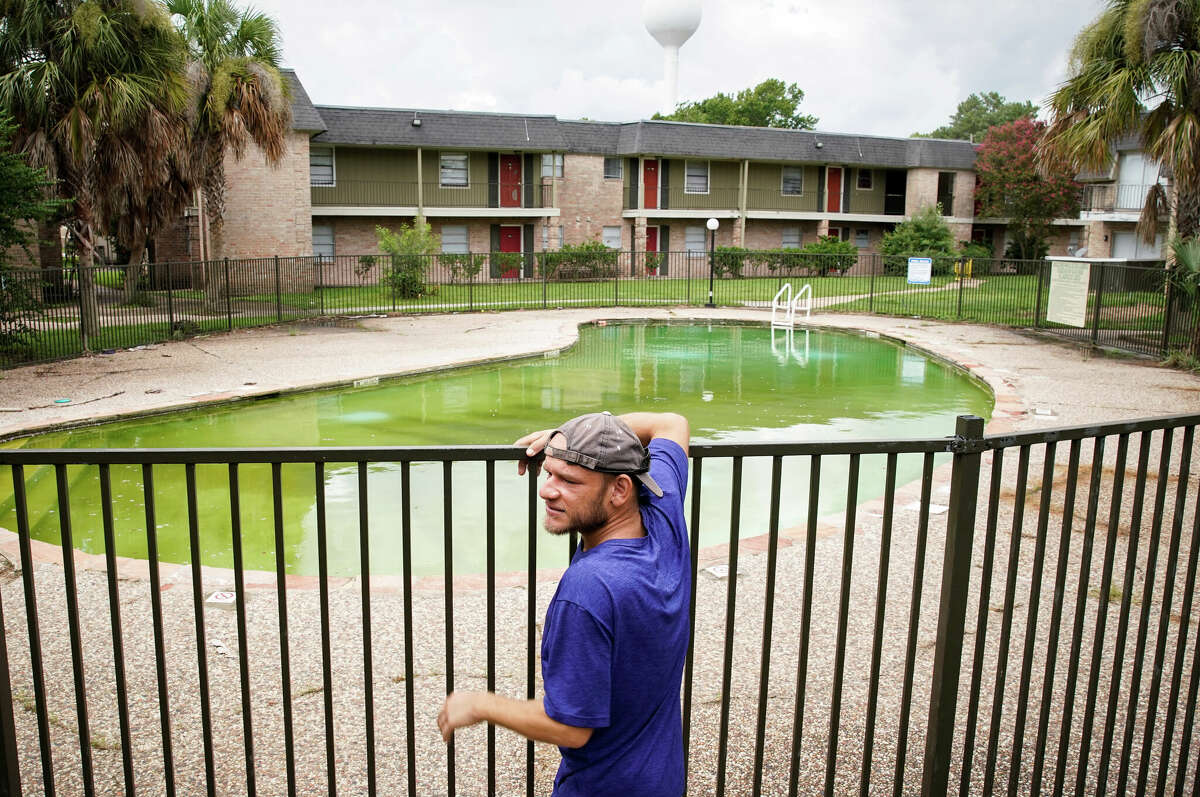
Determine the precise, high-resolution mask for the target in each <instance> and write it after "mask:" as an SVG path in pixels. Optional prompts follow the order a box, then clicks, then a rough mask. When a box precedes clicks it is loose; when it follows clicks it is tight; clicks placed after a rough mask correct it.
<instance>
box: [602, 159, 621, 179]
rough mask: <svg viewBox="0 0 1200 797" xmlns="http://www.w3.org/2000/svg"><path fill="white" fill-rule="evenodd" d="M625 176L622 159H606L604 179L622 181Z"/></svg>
mask: <svg viewBox="0 0 1200 797" xmlns="http://www.w3.org/2000/svg"><path fill="white" fill-rule="evenodd" d="M624 175H625V172H624V169H623V168H622V161H621V159H620V158H605V159H604V179H605V180H620V179H621V178H622V177H623V176H624Z"/></svg>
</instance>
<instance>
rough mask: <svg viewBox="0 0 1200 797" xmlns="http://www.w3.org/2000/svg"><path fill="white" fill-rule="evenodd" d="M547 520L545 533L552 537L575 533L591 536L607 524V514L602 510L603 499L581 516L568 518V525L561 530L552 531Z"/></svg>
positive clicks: (547, 519)
mask: <svg viewBox="0 0 1200 797" xmlns="http://www.w3.org/2000/svg"><path fill="white" fill-rule="evenodd" d="M549 520H550V519H549V518H546V523H545V524H543V525H545V527H546V531H548V532H550V533H551V534H554V535H556V536H557V535H561V534H569V533H572V532H574V533H576V534H579V535H581V536H582V535H585V534H591V533H592V532H593V531H597V530H599V529H601V528H603V527H604V524H605V523H607V522H608V512H606V511H605V510H604V501H603V499H598V500H597V501H596V502H595V503H593V504H592V505H591V506H589V507H588V508H587V509H586V510H584V512H583V514H581V515H580V516H578V517H568V524H567V525H565V526H563V527H562V528H558V529H552V528H550V525H549Z"/></svg>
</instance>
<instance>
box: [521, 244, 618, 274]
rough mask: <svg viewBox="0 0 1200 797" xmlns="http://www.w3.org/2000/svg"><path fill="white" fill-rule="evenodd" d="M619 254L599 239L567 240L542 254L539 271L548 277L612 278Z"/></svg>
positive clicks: (539, 260)
mask: <svg viewBox="0 0 1200 797" xmlns="http://www.w3.org/2000/svg"><path fill="white" fill-rule="evenodd" d="M619 255H620V252H618V251H617V250H616V249H609V248H608V247H607V246H605V245H604V244H603V243H601V242H600V241H588V242H586V243H582V244H567V245H566V246H563V247H562V248H561V249H559V250H558V251H557V252H542V253H541V254H539V255H538V272H539V273H540V274H541V276H542V277H543V278H544V279H548V280H588V279H610V278H612V277H614V276H616V273H617V258H618V256H619Z"/></svg>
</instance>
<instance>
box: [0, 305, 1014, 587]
mask: <svg viewBox="0 0 1200 797" xmlns="http://www.w3.org/2000/svg"><path fill="white" fill-rule="evenodd" d="M348 356H352V353H348ZM368 381H370V380H368ZM991 407H992V397H991V393H990V391H989V390H988V389H987V388H986V386H984V385H983V384H982V383H980V382H978V381H977V380H975V379H973V378H972V377H970V376H969V375H968V374H967V373H966V372H965V371H963V370H962V369H959V368H957V367H955V366H953V365H950V364H948V363H946V362H944V361H941V360H939V359H936V358H931V357H928V356H926V355H924V354H922V353H920V352H918V351H914V350H913V349H911V348H908V347H905V346H904V345H902V344H899V343H896V342H892V341H888V340H884V339H879V338H876V337H870V336H866V335H859V334H852V333H844V332H832V331H820V330H813V331H811V332H809V331H806V330H797V331H795V332H794V333H792V334H788V333H785V332H783V331H780V330H774V331H773V330H771V329H769V328H766V327H763V326H758V325H753V326H751V325H736V324H711V325H709V324H661V323H658V324H643V323H610V324H607V325H600V324H597V325H588V326H585V327H583V328H582V329H581V332H580V340H579V343H578V344H577V345H576V346H574V347H572V348H571V349H569V350H567V351H565V352H561V353H549V354H547V355H546V356H541V357H535V358H526V359H522V360H518V361H512V362H505V363H501V364H493V365H488V366H478V367H471V368H463V369H455V370H449V371H442V372H437V373H431V374H425V375H421V376H415V377H406V378H401V379H395V380H385V381H382V382H379V383H378V384H367V385H363V386H360V387H346V388H341V389H337V390H328V391H318V392H305V393H297V394H292V395H286V396H282V397H278V398H272V399H264V400H258V401H252V402H237V403H232V404H225V405H217V406H208V407H203V408H198V409H194V410H187V411H181V412H175V413H170V414H165V415H157V416H150V417H144V418H138V419H132V420H122V421H116V422H111V423H103V424H98V425H95V426H90V427H86V428H80V429H73V430H69V431H59V432H52V433H47V434H43V435H38V436H35V437H30V438H26V439H23V440H19V441H14V442H13V443H11V444H10V445H24V446H37V447H48V448H80V447H88V448H195V447H223V446H237V447H267V446H332V445H344V446H366V445H389V446H410V445H411V446H417V445H474V444H507V443H511V442H512V440H514V439H515V438H516V437H517V436H519V435H520V434H522V433H524V432H525V431H528V430H530V429H535V428H544V427H547V426H552V425H554V424H555V423H557V422H559V421H561V420H564V419H566V418H568V417H571V416H573V415H577V414H579V413H583V412H590V411H596V410H600V409H609V410H611V411H613V412H617V413H620V412H628V411H632V410H652V411H653V410H672V411H676V412H681V413H683V414H685V415H687V416H688V418H689V420H690V421H691V424H692V431H693V438H694V439H695V440H696V441H697V442H751V441H776V442H780V441H791V440H817V439H844V438H847V437H855V438H882V437H888V438H904V437H928V436H942V435H948V434H951V433H952V432H953V427H954V418H955V416H957V415H960V414H963V413H973V414H977V415H982V416H984V417H987V416H989V415H990V413H991ZM868 459H869V458H868ZM880 461H881V462H882V457H880ZM722 464H724V466H725V467H724V469H722V467H720V466H721V465H722ZM831 464H834V463H831ZM769 468H770V463H769V461H765V460H764V461H759V460H757V459H747V460H746V462H745V474H744V480H745V481H744V484H745V486H744V493H743V499H742V502H741V504H742V514H741V530H742V533H743V535H744V536H752V535H755V534H761V533H763V532H764V531H765V530H766V507H765V505H764V504H765V501H759V500H755V498H754V495H755V491H756V490H761V491H762V492H763V494H764V495H765V494H766V491H767V488H768V487H769V476H768V475H766V474H768V473H769ZM919 469H920V462H919V460H918V459H914V460H912V461H911V462H909V461H904V460H902V461H901V465H900V472H899V479H900V483H904V482H905V481H908V480H911V479H913V478H916V477H917V476H919V472H920V470H919ZM728 470H729V464H728V462H725V463H721V462H714V463H712V464H711V465H710V466H706V468H705V471H704V489H703V491H702V495H703V497H704V507H705V525H704V527H703V536H702V538H701V543H702V544H709V543H713V542H722V541H725V540H726V539H727V536H728V530H729V526H728V522H729V517H728V515H729V512H728V507H729V502H730V496H729V473H728ZM89 471H94V469H89V468H83V467H72V468H69V469H68V476H69V482H70V484H71V520H72V528H73V533H74V539H75V543H76V545H77V547H79V548H81V549H82V550H84V551H87V552H92V553H96V552H100V551H102V550H103V534H102V528H101V522H100V518H101V511H100V496H99V490H98V486H97V482H96V479H95V477H94V473H92V472H89ZM483 474H484V465H483V464H482V463H458V464H456V465H455V466H454V469H453V486H454V494H455V495H456V496H478V495H479V494H480V493H481V486H480V485H481V483H482V481H483V479H484V475H483ZM26 477H27V488H26V489H27V491H28V493H29V506H30V507H35V508H37V507H43V508H44V509H42V510H41V511H40V512H37V513H36V514H34V515H33V516H31V517H30V524H31V531H32V534H33V536H34V537H35V538H37V539H41V540H46V541H49V542H57V541H58V539H59V537H58V535H59V519H58V516H57V510H56V508H55V507H56V499H55V479H54V474H53V470H52V469H51V468H43V469H36V470H34V469H30V470H29V471H27V473H26ZM281 477H282V487H283V495H284V505H283V519H284V525H285V528H286V529H287V533H288V537H287V539H288V545H287V548H286V557H287V562H286V565H287V569H288V571H289V572H291V573H297V574H312V573H315V572H316V569H317V549H316V511H315V485H314V479H313V474H312V469H311V466H302V465H284V466H282V472H281ZM271 478H272V477H271V468H270V466H266V465H261V466H256V465H243V466H242V467H241V468H240V472H239V485H240V503H241V515H240V517H241V523H242V535H243V553H244V556H245V566H246V567H247V568H249V569H261V570H271V569H274V567H275V559H274V525H273V494H272V483H271ZM357 479H358V474H357V467H356V466H355V465H354V464H353V463H347V464H342V465H339V464H329V465H327V466H326V468H325V494H326V512H327V518H328V529H329V547H328V556H329V571H330V573H331V574H333V575H352V574H355V573H357V568H358V561H359V549H358V498H357V495H358V493H357ZM784 479H785V485H788V487H787V488H786V489H785V494H786V498H785V500H784V504H783V506H782V508H781V514H782V521H781V522H782V525H783V526H784V527H785V528H786V527H787V526H789V525H797V524H799V523H801V522H802V519H803V517H804V516H805V514H806V511H807V479H808V465H807V460H806V459H804V458H794V459H789V460H787V461H785V465H784ZM882 479H883V477H882V468H881V466H880V467H868V463H867V462H866V460H864V467H863V480H862V483H861V486H860V489H859V498H860V500H866V499H868V498H871V497H873V496H876V495H879V494H881V493H882V490H883V485H882ZM196 480H197V488H198V489H197V506H198V517H199V519H200V532H201V546H200V548H201V550H200V558H201V561H202V563H203V564H206V565H213V566H221V567H229V566H232V552H231V550H230V548H231V530H230V519H229V511H230V510H229V506H230V504H229V491H228V469H227V468H226V467H225V466H223V465H211V466H209V465H199V466H197V467H196ZM112 481H113V508H114V515H115V519H116V533H117V536H116V549H117V553H118V554H119V555H123V556H131V557H139V558H144V557H145V556H146V534H145V518H144V514H143V509H142V483H141V471H140V468H137V467H133V466H130V467H121V466H113V468H112ZM399 481H400V475H399V466H398V465H389V464H373V465H372V466H371V467H370V468H369V473H368V487H369V490H370V502H371V503H370V509H371V525H370V545H371V551H370V554H371V561H372V568H373V570H374V571H375V572H379V573H393V572H399V571H400V569H401V561H402V560H401V553H400V551H401V548H400V535H399V531H398V529H399V520H398V518H399V517H400V511H401V505H400V490H399ZM710 483H711V488H710ZM826 484H828V485H829V487H828V489H826V487H825V485H826ZM844 485H845V472H844V463H843V467H842V470H841V472H840V473H839V472H838V469H837V467H831V468H827V469H826V470H825V471H824V472H823V480H822V491H821V499H820V511H821V512H822V513H834V512H838V511H841V510H843V509H844V508H845V507H844V504H845V486H844ZM154 488H155V496H156V505H157V515H158V516H157V518H156V521H157V522H156V526H157V528H158V535H159V548H160V557H161V558H162V559H163V560H164V561H171V562H185V561H188V560H189V555H190V554H189V550H188V534H187V531H188V527H187V507H186V501H185V500H184V496H185V490H184V468H183V466H158V467H156V468H155V485H154ZM4 490H5V494H4V495H3V496H2V497H0V525H3V526H4V527H5V528H9V529H15V528H16V520H15V516H14V509H13V501H12V496H11V486H10V485H5V487H4ZM411 494H412V518H413V530H414V534H413V572H414V574H416V575H429V574H433V573H437V572H440V571H441V570H442V469H441V466H440V465H438V466H434V465H415V466H414V467H413V468H412V484H411ZM496 494H497V520H496V524H497V525H496V527H497V537H496V556H497V566H498V567H499V568H500V569H501V570H515V569H519V568H522V567H524V566H525V563H526V561H527V548H526V536H525V528H526V525H527V514H526V511H527V503H526V496H527V492H526V487H525V485H524V484H522V483H521V481H519V480H518V479H517V477H516V475H515V472H510V469H509V468H507V467H504V468H498V469H497V491H496ZM710 518H711V520H710ZM453 521H454V529H455V537H456V547H455V562H454V569H455V572H457V573H469V572H481V571H482V570H483V568H484V544H483V536H482V535H483V529H484V527H485V522H486V519H485V518H484V510H483V507H482V506H481V505H480V502H478V501H476V500H474V499H469V500H463V501H459V502H457V503H456V504H455V506H454V514H453ZM543 539H544V538H543ZM564 550H565V545H559V544H557V543H552V544H541V545H539V550H538V558H539V565H540V566H561V565H562V564H564V563H565V553H564Z"/></svg>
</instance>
